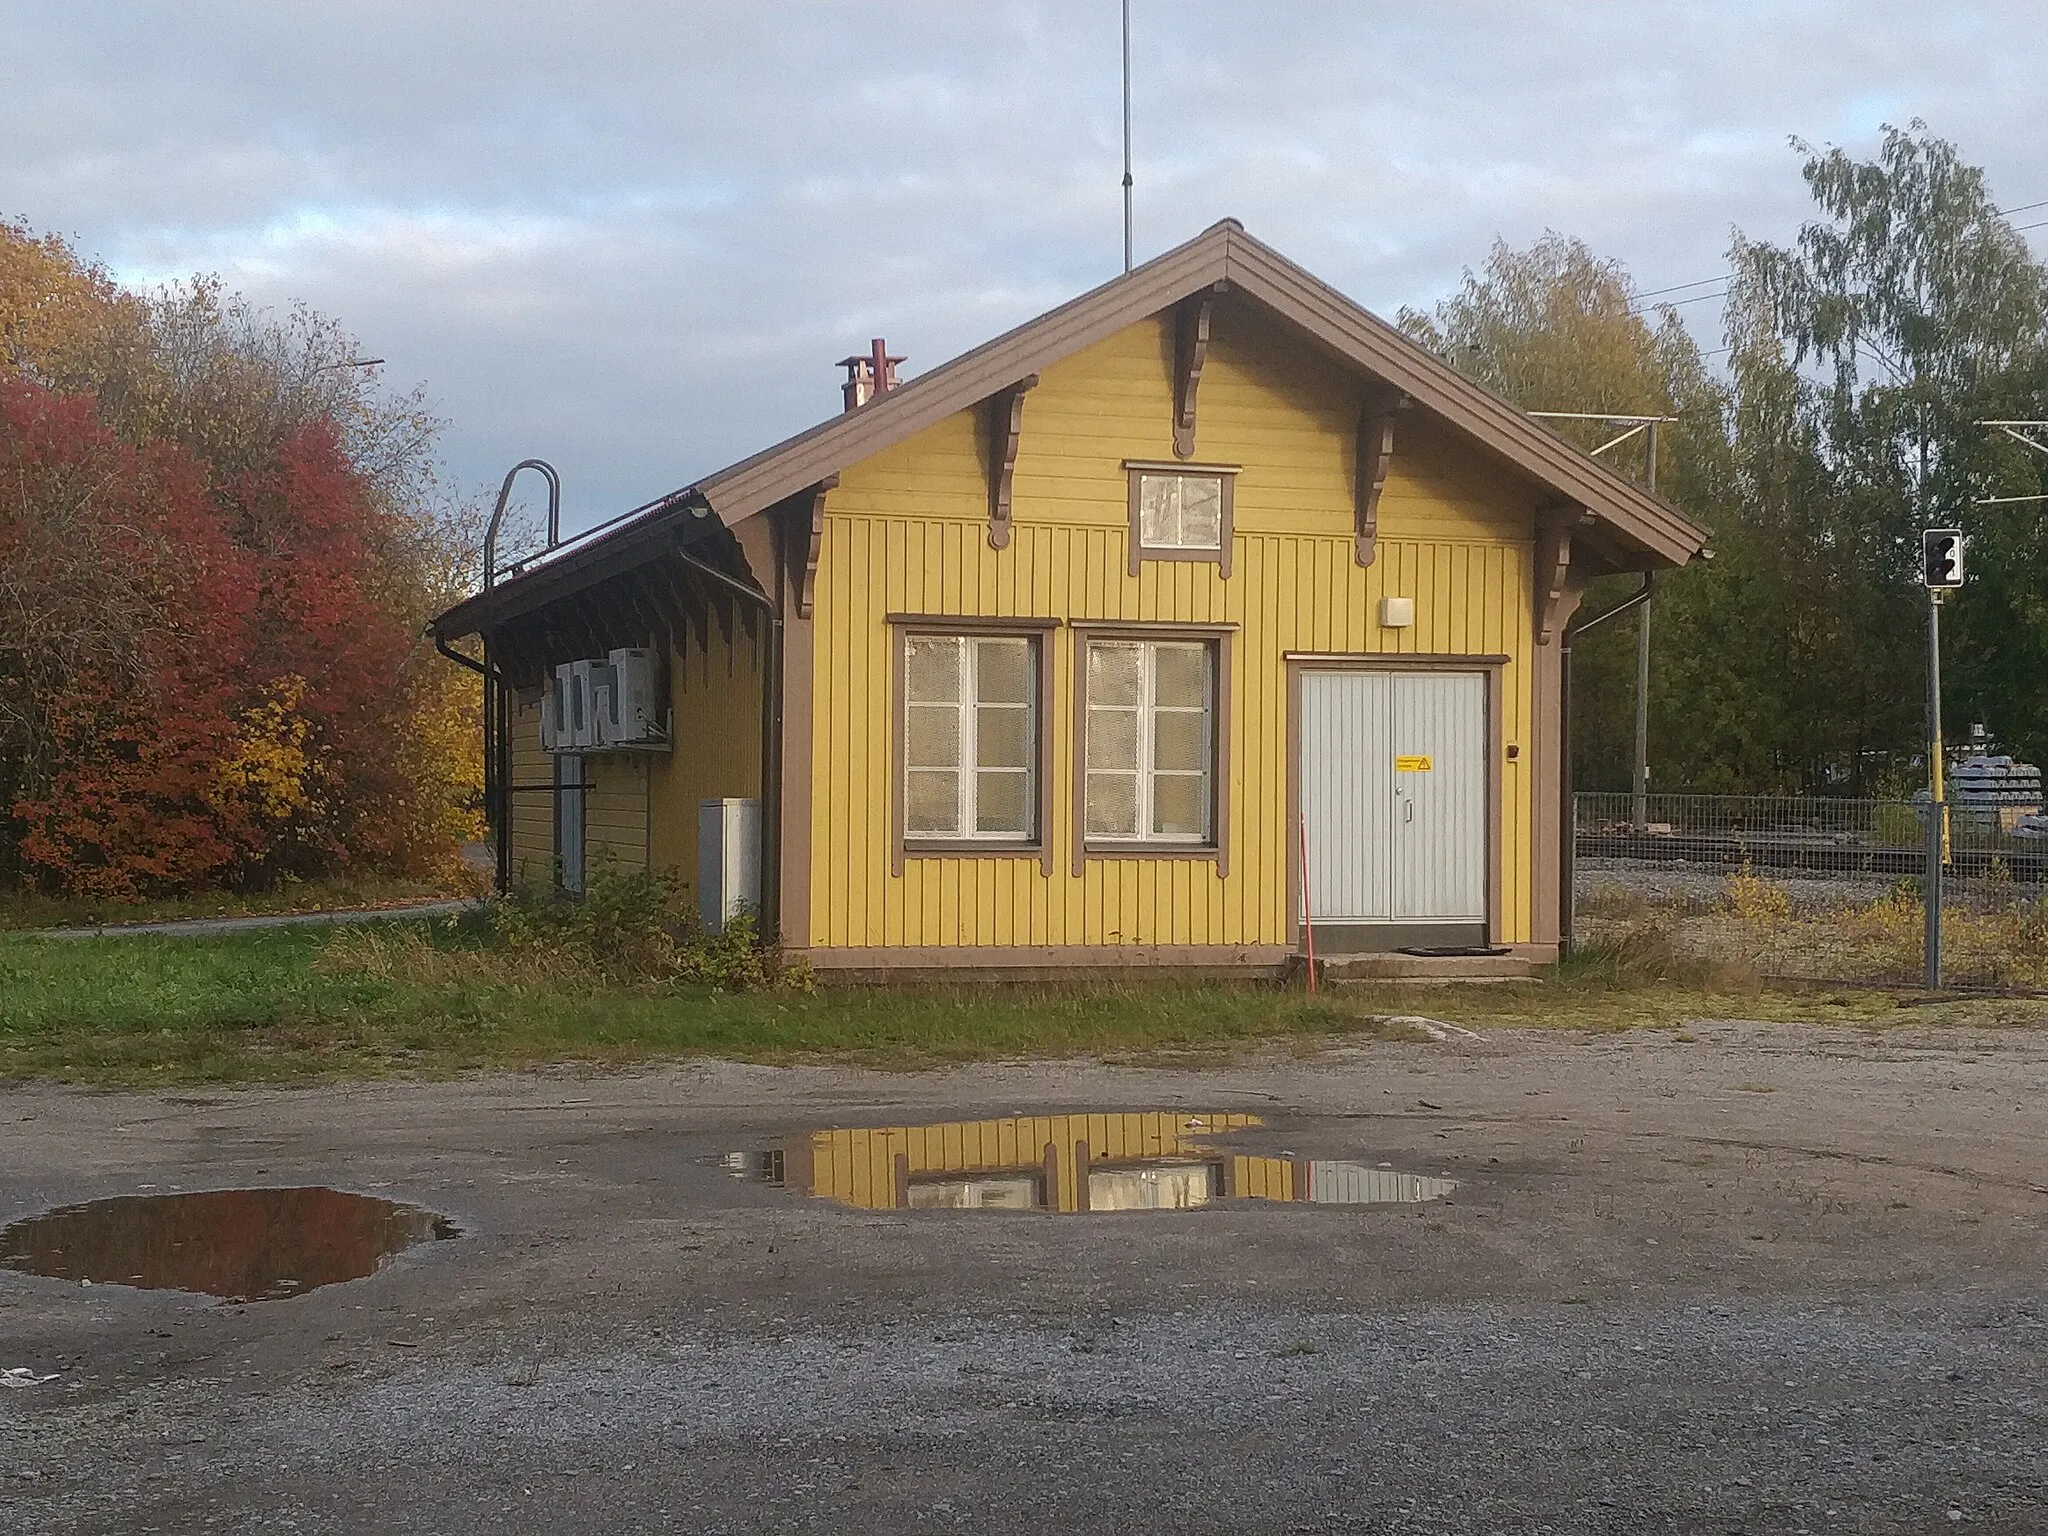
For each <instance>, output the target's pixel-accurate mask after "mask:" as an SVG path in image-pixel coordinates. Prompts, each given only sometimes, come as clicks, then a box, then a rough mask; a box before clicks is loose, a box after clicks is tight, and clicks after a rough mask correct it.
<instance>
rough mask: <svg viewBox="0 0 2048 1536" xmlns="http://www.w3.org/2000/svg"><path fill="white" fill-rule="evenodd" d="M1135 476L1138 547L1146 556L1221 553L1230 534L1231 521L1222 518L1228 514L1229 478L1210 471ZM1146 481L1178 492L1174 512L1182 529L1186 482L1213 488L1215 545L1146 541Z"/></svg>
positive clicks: (1152, 471) (1146, 471) (1142, 472)
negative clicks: (1170, 484) (1155, 553)
mask: <svg viewBox="0 0 2048 1536" xmlns="http://www.w3.org/2000/svg"><path fill="white" fill-rule="evenodd" d="M1136 473H1137V476H1138V491H1137V500H1138V543H1139V546H1140V547H1141V548H1142V549H1144V550H1145V551H1146V552H1147V553H1148V554H1149V553H1151V552H1153V551H1155V550H1159V551H1167V552H1171V553H1173V554H1177V555H1178V554H1203V555H1217V554H1221V553H1222V552H1223V541H1224V540H1225V539H1226V538H1227V537H1228V536H1229V533H1230V519H1229V517H1228V516H1226V515H1225V514H1226V511H1227V508H1226V506H1225V503H1226V501H1227V500H1228V498H1229V494H1230V477H1229V476H1227V475H1221V474H1217V473H1216V472H1215V471H1213V470H1164V469H1141V470H1138V471H1137V472H1136ZM1148 480H1171V481H1173V482H1174V483H1175V484H1176V485H1177V486H1179V487H1180V488H1181V494H1180V497H1179V499H1178V500H1176V503H1175V512H1176V517H1177V519H1178V520H1179V521H1180V522H1181V523H1182V524H1183V525H1184V524H1185V521H1186V515H1187V514H1186V509H1185V507H1183V506H1182V505H1181V502H1182V501H1184V500H1185V498H1186V490H1185V488H1186V486H1187V484H1188V482H1189V481H1191V480H1200V481H1204V482H1206V483H1208V484H1211V485H1213V486H1215V487H1216V538H1215V540H1214V542H1212V543H1208V544H1191V543H1189V542H1187V541H1186V540H1185V539H1180V540H1173V541H1168V542H1159V541H1155V540H1153V539H1150V538H1148V537H1146V535H1145V482H1146V481H1148Z"/></svg>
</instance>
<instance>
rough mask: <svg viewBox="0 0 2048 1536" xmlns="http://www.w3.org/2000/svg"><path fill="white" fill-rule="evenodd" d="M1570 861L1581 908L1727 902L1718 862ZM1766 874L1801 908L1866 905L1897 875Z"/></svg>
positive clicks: (1695, 907) (1706, 908)
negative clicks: (1890, 878) (1886, 877)
mask: <svg viewBox="0 0 2048 1536" xmlns="http://www.w3.org/2000/svg"><path fill="white" fill-rule="evenodd" d="M1572 867H1573V869H1574V871H1575V872H1576V874H1577V877H1578V888H1579V910H1580V911H1582V912H1595V913H1597V912H1599V911H1601V910H1602V909H1604V908H1610V907H1617V906H1620V907H1635V906H1637V905H1639V904H1643V903H1648V904H1651V905H1654V906H1660V907H1675V908H1677V909H1678V910H1680V911H1683V912H1711V911H1714V910H1715V909H1717V908H1719V907H1721V906H1723V905H1725V904H1726V902H1727V899H1728V876H1729V875H1730V874H1731V873H1732V871H1731V870H1729V869H1728V867H1727V866H1726V865H1722V864H1683V863H1678V862H1675V861H1665V860H1661V859H1580V860H1578V861H1577V862H1576V863H1575V864H1574V865H1573V866H1572ZM1766 874H1767V877H1768V878H1769V879H1770V880H1771V882H1772V883H1773V884H1775V885H1776V886H1777V887H1778V888H1779V889H1780V890H1782V891H1783V892H1784V893H1785V894H1786V896H1787V897H1788V898H1789V899H1790V900H1791V902H1792V910H1793V911H1795V912H1801V913H1818V912H1826V911H1828V910H1830V909H1832V908H1836V907H1855V906H1865V905H1868V904H1869V903H1870V902H1873V901H1877V900H1880V899H1882V898H1883V897H1884V896H1886V895H1888V894H1889V893H1890V892H1891V890H1892V889H1893V888H1894V887H1895V886H1896V885H1897V884H1898V882H1897V881H1896V880H1885V879H1874V878H1861V877H1853V876H1842V875H1807V874H1802V873H1801V872H1799V871H1798V870H1790V869H1785V870H1779V869H1774V870H1769V871H1767V872H1766Z"/></svg>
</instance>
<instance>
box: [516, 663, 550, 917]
mask: <svg viewBox="0 0 2048 1536" xmlns="http://www.w3.org/2000/svg"><path fill="white" fill-rule="evenodd" d="M554 782H555V764H554V760H553V759H552V758H550V757H549V756H548V754H547V753H545V752H543V751H541V749H540V705H538V704H528V705H524V706H520V705H515V706H514V707H513V710H512V880H513V883H514V884H516V885H531V884H533V883H535V882H538V881H546V882H549V883H552V882H553V880H554V878H555V797H554V796H553V795H552V794H543V793H541V791H540V789H534V788H528V787H527V786H529V785H539V786H543V787H546V786H551V785H553V783H554Z"/></svg>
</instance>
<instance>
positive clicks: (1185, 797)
mask: <svg viewBox="0 0 2048 1536" xmlns="http://www.w3.org/2000/svg"><path fill="white" fill-rule="evenodd" d="M1086 652H1087V658H1088V660H1087V689H1088V722H1087V732H1086V734H1087V799H1088V823H1087V825H1088V839H1089V841H1091V842H1171V843H1207V842H1209V841H1211V840H1212V839H1213V838H1214V836H1215V821H1214V814H1215V795H1214V791H1213V788H1212V785H1211V775H1212V773H1213V770H1214V764H1215V760H1216V759H1215V740H1216V730H1215V699H1216V676H1215V672H1216V660H1215V658H1216V650H1215V647H1214V646H1212V645H1210V644H1208V643H1206V642H1203V641H1179V640H1174V641H1166V640H1157V641H1155V640H1092V641H1090V642H1088V645H1087V647H1086Z"/></svg>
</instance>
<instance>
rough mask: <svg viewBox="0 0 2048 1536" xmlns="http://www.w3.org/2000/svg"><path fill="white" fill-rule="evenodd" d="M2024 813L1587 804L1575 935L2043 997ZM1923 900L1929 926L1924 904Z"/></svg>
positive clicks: (2045, 964)
mask: <svg viewBox="0 0 2048 1536" xmlns="http://www.w3.org/2000/svg"><path fill="white" fill-rule="evenodd" d="M2038 811H2039V808H2038V806H2028V805H2024V804H1999V803H1992V802H1985V801H1968V802H1956V803H1951V804H1949V805H1947V806H1944V807H1938V808H1937V807H1932V806H1930V805H1929V804H1928V803H1927V802H1925V801H1917V802H1916V801H1910V800H1850V799H1833V798H1827V799H1823V798H1795V797H1790V796H1778V797H1773V796H1735V795H1644V796H1634V795H1628V794H1585V795H1579V796H1577V797H1576V799H1575V804H1574V812H1575V814H1574V828H1573V849H1574V860H1573V881H1572V892H1573V925H1572V926H1573V934H1574V938H1575V941H1576V942H1578V943H1580V944H1585V943H1589V942H1590V943H1594V944H1600V943H1620V942H1631V941H1641V940H1642V939H1644V938H1645V937H1651V936H1654V937H1655V938H1657V939H1658V940H1660V941H1665V942H1668V943H1669V944H1670V945H1671V946H1672V947H1673V948H1674V949H1675V950H1677V951H1679V952H1681V953H1683V954H1685V955H1688V956H1690V957H1692V958H1694V959H1697V960H1699V961H1702V962H1704V963H1708V964H1713V965H1722V966H1728V967H1732V968H1742V969H1746V970H1750V971H1754V972H1755V973H1757V974H1759V975H1762V976H1766V977H1776V978H1784V979H1792V978H1797V979H1806V980H1816V981H1822V980H1824V981H1841V982H1853V983H1882V984H1912V983H1921V982H1925V981H1926V980H1927V979H1928V977H1929V976H1930V974H1934V973H1931V972H1930V968H1929V965H1928V956H1929V951H1930V948H1931V949H1932V951H1933V953H1934V955H1935V956H1936V957H1937V959H1938V966H1937V968H1936V972H1935V973H1938V974H1939V976H1940V978H1941V980H1942V981H1943V982H1944V983H1946V984H1949V985H1955V986H1972V987H1998V988H2007V987H2011V988H2029V989H2031V988H2041V987H2048V819H2044V818H2043V817H2042V816H2040V815H2039V814H2038ZM1930 886H1932V888H1933V889H1934V890H1936V891H1937V893H1938V898H1937V901H1936V903H1935V906H1934V916H1935V918H1936V921H1933V922H1930V921H1929V917H1930V913H1929V910H1928V903H1927V900H1926V893H1927V891H1928V889H1929V888H1930Z"/></svg>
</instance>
